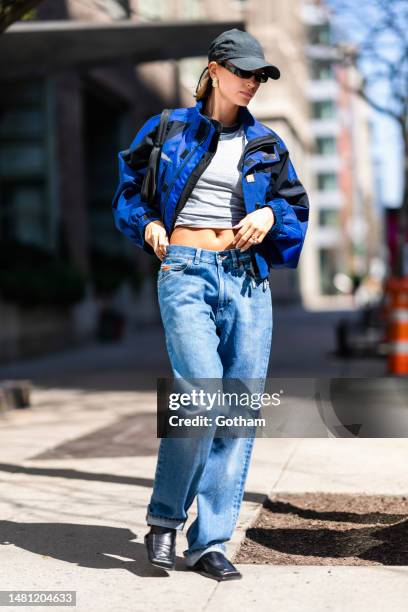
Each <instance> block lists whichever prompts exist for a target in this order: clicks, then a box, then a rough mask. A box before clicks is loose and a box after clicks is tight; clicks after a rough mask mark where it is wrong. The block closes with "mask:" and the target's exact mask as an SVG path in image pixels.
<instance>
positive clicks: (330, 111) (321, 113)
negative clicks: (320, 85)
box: [312, 100, 336, 119]
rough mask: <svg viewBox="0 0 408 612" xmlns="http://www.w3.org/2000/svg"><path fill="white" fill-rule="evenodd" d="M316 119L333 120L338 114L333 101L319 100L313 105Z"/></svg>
mask: <svg viewBox="0 0 408 612" xmlns="http://www.w3.org/2000/svg"><path fill="white" fill-rule="evenodd" d="M312 111H313V118H314V119H333V117H335V114H336V107H335V105H334V102H333V100H319V101H318V102H313V105H312Z"/></svg>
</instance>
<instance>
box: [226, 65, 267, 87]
mask: <svg viewBox="0 0 408 612" xmlns="http://www.w3.org/2000/svg"><path fill="white" fill-rule="evenodd" d="M218 63H219V64H220V65H221V66H224V68H226V69H227V70H229V71H230V72H232V74H236V75H237V76H239V77H240V78H241V79H250V78H251V77H252V76H254V77H255V79H256V81H258V83H266V81H267V80H268V78H269V77H268V75H267V74H266V72H254V71H253V70H242V69H241V68H237V67H236V66H233V65H232V64H229V63H228V62H218Z"/></svg>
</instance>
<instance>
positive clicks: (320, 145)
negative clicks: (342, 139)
mask: <svg viewBox="0 0 408 612" xmlns="http://www.w3.org/2000/svg"><path fill="white" fill-rule="evenodd" d="M316 151H317V153H318V154H319V155H334V154H335V153H336V139H335V138H334V137H333V136H318V137H317V138H316Z"/></svg>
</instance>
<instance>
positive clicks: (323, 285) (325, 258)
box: [319, 249, 338, 295]
mask: <svg viewBox="0 0 408 612" xmlns="http://www.w3.org/2000/svg"><path fill="white" fill-rule="evenodd" d="M319 259H320V291H321V292H322V294H324V295H335V294H337V293H338V291H337V289H336V287H335V286H334V284H333V278H334V275H335V274H336V273H337V272H338V265H337V252H336V250H335V249H320V251H319Z"/></svg>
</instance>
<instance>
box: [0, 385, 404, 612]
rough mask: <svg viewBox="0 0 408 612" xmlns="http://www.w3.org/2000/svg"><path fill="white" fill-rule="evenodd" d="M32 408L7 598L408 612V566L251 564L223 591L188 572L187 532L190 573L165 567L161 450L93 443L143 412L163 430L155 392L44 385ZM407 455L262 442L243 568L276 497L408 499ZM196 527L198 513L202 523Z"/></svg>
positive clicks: (10, 477)
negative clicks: (152, 505)
mask: <svg viewBox="0 0 408 612" xmlns="http://www.w3.org/2000/svg"><path fill="white" fill-rule="evenodd" d="M32 399H33V406H32V408H31V409H29V410H14V411H12V412H9V413H7V415H6V418H4V419H2V421H1V422H0V448H1V449H2V451H1V465H0V472H1V475H0V478H1V481H2V492H3V494H2V498H1V502H0V509H1V515H2V518H3V520H2V521H1V523H0V529H1V543H2V546H1V549H0V561H1V566H2V568H3V572H2V580H1V584H2V586H1V589H2V590H18V589H22V590H23V589H24V590H41V589H44V590H50V589H51V590H53V589H55V590H58V589H60V590H76V591H77V609H78V610H79V611H81V612H85V611H87V612H88V611H93V610H95V611H96V610H98V611H105V610H106V611H108V610H112V611H113V610H115V611H116V610H117V611H120V612H123V611H126V610H129V611H130V610H132V611H134V610H144V611H146V610H152V611H153V610H157V609H160V608H165V609H166V610H169V611H176V610H182V611H184V610H186V611H187V610H191V609H192V608H194V609H199V610H212V609H214V608H215V607H216V606H217V607H218V606H221V605H222V606H223V607H224V609H226V610H234V611H235V610H237V609H249V610H257V609H263V608H266V607H267V608H268V609H273V608H276V609H279V610H282V611H291V610H305V611H306V610H307V611H309V610H310V611H312V610H313V611H320V610H322V611H323V610H333V611H337V610H338V611H340V610H345V609H347V610H348V611H357V610H358V611H359V612H361V611H364V610H368V609H370V610H375V611H380V610H381V611H383V610H386V609H387V610H389V609H392V610H394V611H399V610H401V611H402V610H405V609H406V600H407V596H408V580H407V579H408V570H407V569H406V568H405V567H379V566H376V567H344V566H332V567H330V566H271V565H246V564H245V565H238V567H239V569H240V570H241V572H242V573H243V576H244V578H243V580H241V581H235V582H231V583H217V582H215V581H212V580H210V579H207V578H205V577H202V576H200V575H195V574H193V573H190V572H187V571H186V570H185V569H184V562H183V556H182V551H183V550H184V549H185V548H186V540H185V535H184V533H183V532H180V534H179V536H178V542H177V553H178V561H177V566H176V571H174V572H171V573H167V572H165V571H162V570H160V569H159V568H153V567H152V566H150V565H149V564H148V563H147V562H146V555H145V550H144V544H143V535H144V534H145V533H146V531H147V528H146V525H145V520H144V519H145V508H146V505H147V503H148V499H149V497H150V493H151V486H152V480H153V476H154V468H155V462H156V456H155V449H154V448H151V449H150V450H149V449H147V450H146V448H144V447H143V445H142V447H141V448H142V452H140V451H138V449H139V448H140V444H139V442H140V440H139V439H138V438H137V437H136V438H135V448H134V452H133V454H132V453H131V452H129V451H128V452H127V454H125V456H122V455H121V453H120V452H118V453H117V454H116V455H115V448H121V443H122V440H121V436H124V437H125V438H126V429H125V430H124V431H122V432H116V436H117V438H118V439H116V440H113V442H112V444H111V446H110V447H109V449H110V450H109V452H110V456H109V457H106V456H104V455H105V454H106V453H105V449H104V448H103V447H102V448H100V447H99V446H98V444H95V443H93V444H91V445H90V442H91V441H92V439H93V438H92V435H93V436H95V432H96V434H97V433H98V432H102V433H103V432H105V433H104V434H103V435H101V440H102V441H103V440H105V442H104V444H106V440H109V435H107V434H106V432H107V431H109V427H113V426H114V425H115V423H117V422H118V421H120V422H121V421H123V422H124V423H126V419H129V418H131V417H132V416H135V415H140V420H141V423H144V424H145V425H141V430H140V434H141V435H142V434H143V435H146V431H143V427H145V426H146V419H147V420H149V419H150V425H148V428H149V427H152V426H153V424H154V423H155V410H156V404H155V402H156V396H155V394H154V393H152V392H129V391H123V392H120V391H112V392H109V391H103V392H100V391H86V390H83V389H76V390H75V389H60V388H52V387H48V388H41V387H40V386H36V387H35V388H34V390H33V394H32ZM132 435H135V430H133V431H132ZM151 436H153V434H152V432H151ZM97 440H98V438H97V437H96V441H97ZM94 442H95V440H94ZM114 442H116V444H117V446H116V447H115V444H114ZM155 442H156V443H158V440H155ZM125 444H126V440H125ZM51 449H57V450H58V449H60V451H59V454H58V453H56V452H55V450H54V451H53V452H54V455H53V453H52V452H50V451H51ZM138 452H139V453H140V454H138ZM64 453H65V455H64ZM407 456H408V440H404V439H390V440H385V439H261V438H259V439H257V440H256V442H255V447H254V455H253V460H252V463H251V467H250V471H249V476H248V481H247V486H246V492H245V498H244V503H243V506H242V511H241V514H240V519H239V524H238V527H237V529H236V531H235V533H234V538H233V540H232V541H231V542H230V543H229V545H228V554H229V556H230V558H231V559H233V555H234V552H235V551H236V550H237V548H238V546H239V544H240V542H241V540H242V539H243V538H244V536H245V529H246V528H247V527H249V526H250V525H251V524H252V522H253V521H254V519H255V517H256V515H257V513H258V512H259V510H260V505H261V503H262V501H263V499H264V497H265V496H266V495H268V494H270V493H272V492H309V491H326V492H348V493H350V492H355V493H362V492H366V493H384V494H387V493H389V494H392V493H397V494H402V493H407V494H408V477H407V471H406V457H407ZM47 457H48V458H47ZM52 457H54V458H52ZM194 517H195V506H193V507H192V508H191V511H190V513H189V522H190V521H192V520H193V519H194ZM5 569H6V571H4V570H5ZM29 609H31V608H29ZM33 609H34V607H33Z"/></svg>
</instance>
